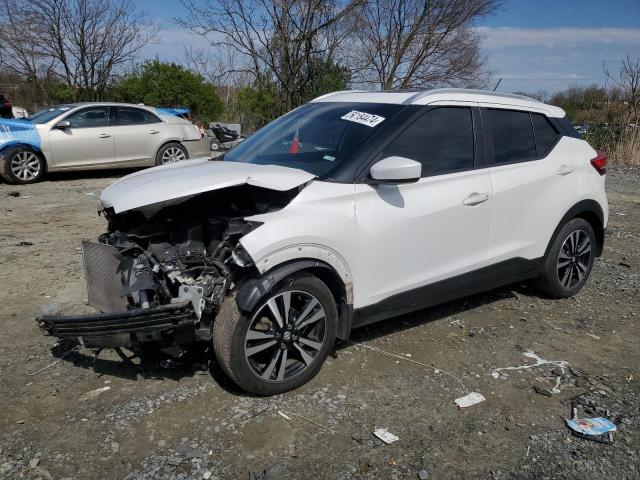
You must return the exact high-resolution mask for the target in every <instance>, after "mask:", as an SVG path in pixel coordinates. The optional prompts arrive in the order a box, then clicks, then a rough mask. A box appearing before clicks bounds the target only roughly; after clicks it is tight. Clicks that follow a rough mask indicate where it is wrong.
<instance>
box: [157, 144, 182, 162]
mask: <svg viewBox="0 0 640 480" xmlns="http://www.w3.org/2000/svg"><path fill="white" fill-rule="evenodd" d="M186 159H187V156H186V155H185V153H184V152H183V151H182V149H181V148H179V147H169V148H167V149H166V150H165V151H164V153H163V154H162V163H170V162H179V161H181V160H186Z"/></svg>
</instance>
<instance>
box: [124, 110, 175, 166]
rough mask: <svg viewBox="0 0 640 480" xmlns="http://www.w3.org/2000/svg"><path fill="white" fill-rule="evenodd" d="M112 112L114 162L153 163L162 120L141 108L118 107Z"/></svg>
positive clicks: (160, 140) (160, 133) (162, 125)
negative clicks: (114, 147)
mask: <svg viewBox="0 0 640 480" xmlns="http://www.w3.org/2000/svg"><path fill="white" fill-rule="evenodd" d="M113 111H114V114H115V115H114V117H115V118H114V122H113V124H114V127H113V129H114V135H115V146H116V161H117V162H130V163H143V164H153V163H155V155H156V152H157V151H158V149H159V148H160V143H161V142H162V128H163V127H164V123H163V122H162V120H160V118H159V117H157V116H156V115H154V114H153V113H151V112H149V111H148V110H145V109H143V108H136V107H129V106H126V107H123V106H118V107H114V109H113Z"/></svg>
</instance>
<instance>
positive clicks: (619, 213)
mask: <svg viewBox="0 0 640 480" xmlns="http://www.w3.org/2000/svg"><path fill="white" fill-rule="evenodd" d="M616 215H620V216H621V217H624V216H625V215H626V213H622V212H616Z"/></svg>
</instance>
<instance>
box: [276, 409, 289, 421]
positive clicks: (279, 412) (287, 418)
mask: <svg viewBox="0 0 640 480" xmlns="http://www.w3.org/2000/svg"><path fill="white" fill-rule="evenodd" d="M278 415H280V416H281V417H282V418H284V419H285V420H289V421H291V417H289V416H287V415H286V414H284V413H282V412H281V411H280V410H278Z"/></svg>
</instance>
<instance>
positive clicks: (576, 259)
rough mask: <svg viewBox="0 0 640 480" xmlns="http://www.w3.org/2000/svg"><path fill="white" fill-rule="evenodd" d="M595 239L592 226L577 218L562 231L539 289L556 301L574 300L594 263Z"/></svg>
mask: <svg viewBox="0 0 640 480" xmlns="http://www.w3.org/2000/svg"><path fill="white" fill-rule="evenodd" d="M595 246H596V236H595V233H594V231H593V227H591V224H590V223H589V222H587V221H586V220H584V219H583V218H574V219H573V220H571V221H570V222H568V223H567V224H566V225H565V226H564V227H562V228H561V229H560V232H558V234H557V236H556V237H555V238H554V240H553V243H552V245H551V248H550V249H549V252H548V253H547V255H546V257H545V259H544V264H543V268H542V274H541V275H540V278H539V279H538V280H537V286H538V288H539V289H540V290H541V291H542V292H543V293H545V294H547V295H549V296H550V297H553V298H566V297H571V296H573V295H575V294H576V293H578V291H579V290H580V289H581V288H582V287H583V286H584V284H585V283H586V281H587V279H588V278H589V275H590V274H591V270H592V268H593V262H594V250H595Z"/></svg>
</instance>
